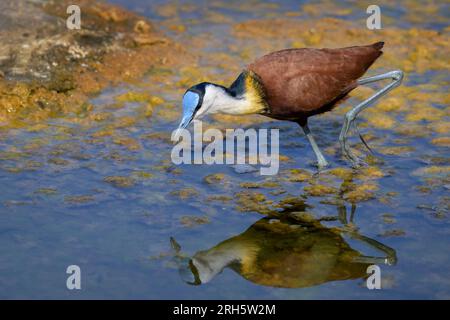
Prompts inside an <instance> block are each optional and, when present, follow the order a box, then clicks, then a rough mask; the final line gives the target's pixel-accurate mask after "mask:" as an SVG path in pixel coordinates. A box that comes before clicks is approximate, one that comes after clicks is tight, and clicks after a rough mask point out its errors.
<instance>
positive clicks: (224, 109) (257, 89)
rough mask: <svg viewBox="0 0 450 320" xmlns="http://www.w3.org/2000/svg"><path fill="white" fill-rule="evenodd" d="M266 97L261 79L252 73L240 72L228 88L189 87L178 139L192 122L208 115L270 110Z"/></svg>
mask: <svg viewBox="0 0 450 320" xmlns="http://www.w3.org/2000/svg"><path fill="white" fill-rule="evenodd" d="M265 98H266V95H265V92H264V88H263V86H262V84H261V82H260V78H259V77H258V76H257V75H256V74H255V73H253V72H250V71H246V72H243V73H241V74H240V75H239V77H238V78H237V79H236V80H235V81H234V82H233V84H232V85H231V86H230V87H229V88H226V87H224V86H221V85H218V84H214V83H210V82H202V83H199V84H197V85H195V86H193V87H190V88H189V89H188V90H187V91H186V93H185V94H184V96H183V117H182V119H181V122H180V125H179V127H178V130H177V132H176V134H175V137H178V136H179V134H180V131H181V130H182V129H185V128H187V126H188V125H189V124H190V123H191V122H192V120H195V119H199V118H201V117H202V116H204V115H205V114H208V113H224V114H231V115H245V114H255V113H263V112H265V111H266V110H267V103H266V101H265Z"/></svg>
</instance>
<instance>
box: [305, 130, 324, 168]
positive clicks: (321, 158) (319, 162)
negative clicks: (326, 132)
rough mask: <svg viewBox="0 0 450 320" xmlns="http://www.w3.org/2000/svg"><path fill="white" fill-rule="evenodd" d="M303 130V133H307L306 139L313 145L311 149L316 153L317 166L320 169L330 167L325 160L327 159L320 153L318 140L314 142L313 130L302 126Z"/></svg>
mask: <svg viewBox="0 0 450 320" xmlns="http://www.w3.org/2000/svg"><path fill="white" fill-rule="evenodd" d="M300 126H301V127H302V129H303V132H305V135H306V137H307V138H308V140H309V143H310V144H311V147H312V148H313V151H314V153H315V154H316V157H317V165H318V166H319V169H321V168H324V167H326V166H328V162H327V160H325V157H324V156H323V154H322V152H320V149H319V146H318V145H317V143H316V140H314V137H313V135H312V134H311V130H309V127H308V125H307V124H302V125H300Z"/></svg>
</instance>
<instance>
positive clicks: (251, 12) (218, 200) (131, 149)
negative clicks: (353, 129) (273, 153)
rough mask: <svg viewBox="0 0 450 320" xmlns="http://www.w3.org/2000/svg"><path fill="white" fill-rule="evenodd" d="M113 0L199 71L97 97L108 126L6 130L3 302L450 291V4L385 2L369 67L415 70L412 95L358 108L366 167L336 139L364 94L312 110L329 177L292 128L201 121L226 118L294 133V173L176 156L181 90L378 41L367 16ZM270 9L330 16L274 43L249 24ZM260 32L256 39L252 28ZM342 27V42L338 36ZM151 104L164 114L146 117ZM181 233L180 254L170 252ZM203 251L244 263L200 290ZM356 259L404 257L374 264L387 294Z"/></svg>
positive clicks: (285, 4)
mask: <svg viewBox="0 0 450 320" xmlns="http://www.w3.org/2000/svg"><path fill="white" fill-rule="evenodd" d="M110 2H113V3H118V4H120V5H123V6H125V7H127V8H128V9H130V10H133V11H136V12H138V13H140V14H142V15H144V16H147V17H149V18H150V19H152V20H153V21H154V22H155V23H157V24H158V25H159V26H160V27H161V28H163V29H164V30H165V31H166V32H167V33H168V34H169V35H170V36H172V37H173V38H174V39H175V40H176V41H178V42H180V43H181V44H182V45H184V46H185V47H186V48H187V49H188V50H190V51H192V52H193V53H194V54H196V55H197V56H198V58H199V60H198V64H197V65H193V66H191V67H185V68H182V69H181V70H166V69H164V68H163V67H162V68H161V69H158V70H149V72H148V74H147V76H146V77H144V79H142V81H139V82H137V83H133V84H123V85H120V86H118V87H114V88H109V89H107V90H104V91H103V92H102V93H100V95H98V96H97V97H94V98H92V101H91V102H92V104H93V105H94V106H95V109H94V113H96V114H99V115H104V116H105V117H104V119H103V118H102V120H101V121H93V120H91V119H90V118H89V119H86V117H85V116H84V115H73V116H71V117H67V118H60V119H51V120H49V121H48V123H45V124H44V125H43V126H40V127H32V128H30V129H14V130H11V131H10V132H8V133H7V134H6V133H2V135H1V136H0V178H1V190H0V191H1V192H0V212H1V214H0V243H1V249H0V250H1V254H0V288H1V290H0V298H67V299H76V298H141V299H156V298H163V299H196V298H203V299H213V298H214V299H222V298H224V299H250V298H251V299H266V298H273V299H308V298H319V299H320V298H325V299H334V298H339V299H340V298H354V299H359V298H368V299H396V298H411V299H414V298H449V297H450V269H449V265H450V257H449V255H448V252H449V247H450V237H449V236H450V217H449V196H448V189H449V184H450V181H449V176H448V174H449V149H448V147H449V146H448V144H449V143H448V138H446V137H448V134H449V129H448V128H449V125H448V121H449V108H448V101H449V99H448V84H449V83H448V80H449V77H448V62H447V64H445V63H446V62H445V61H438V60H439V59H440V58H441V56H440V55H439V54H440V53H439V50H441V47H439V45H441V44H442V43H444V45H445V41H447V42H446V43H448V24H447V21H446V20H445V19H446V18H445V17H448V14H447V15H446V12H448V5H446V4H437V9H436V8H433V7H432V6H431V5H427V7H426V10H429V11H428V12H430V14H429V15H423V16H420V17H419V18H418V17H417V16H418V15H417V14H414V12H417V10H418V9H417V7H418V4H417V3H415V2H408V1H405V2H401V4H400V5H398V7H392V6H388V4H386V10H383V6H382V10H383V15H385V16H383V19H384V17H385V20H383V21H386V22H385V23H386V24H385V25H384V28H385V29H386V30H387V31H386V33H383V34H380V35H374V37H375V38H377V37H387V39H386V40H385V41H386V43H387V47H386V49H385V52H386V54H385V56H383V57H382V58H380V63H378V62H377V64H375V65H374V66H373V68H371V70H370V71H369V73H370V74H377V73H381V72H383V71H386V70H391V69H397V68H400V69H405V68H406V69H408V68H410V69H411V70H405V71H407V72H406V78H405V81H404V83H403V86H402V88H405V87H406V88H408V89H402V88H398V89H396V90H395V91H394V92H392V93H390V94H389V96H388V97H385V98H383V99H382V100H381V101H380V102H379V103H378V104H377V106H376V107H371V108H369V110H367V112H365V113H364V115H362V116H361V119H360V121H359V123H360V127H361V131H362V133H363V135H364V136H365V137H366V138H367V140H368V143H369V145H371V146H372V149H373V150H374V151H375V159H376V160H373V159H372V160H370V158H369V159H367V160H368V161H369V162H370V163H372V165H371V166H369V167H366V168H362V169H359V170H355V171H353V170H352V169H351V168H350V166H349V164H348V163H347V162H346V161H345V160H343V159H342V157H341V154H340V151H339V146H338V142H337V137H338V135H339V132H340V127H341V125H342V120H343V114H344V111H345V110H348V107H349V106H351V105H355V103H357V102H358V101H360V100H361V99H362V96H364V95H366V93H367V92H365V91H361V93H359V94H355V95H354V96H353V97H352V98H350V99H349V100H347V101H346V102H345V103H344V105H343V106H342V107H339V108H338V109H337V110H336V111H333V112H332V113H330V114H327V115H325V116H320V117H315V118H312V119H311V129H312V130H313V132H314V134H315V135H316V139H317V140H318V142H319V145H320V146H321V147H322V148H323V149H324V150H325V156H326V157H327V159H328V161H329V162H330V165H331V170H329V171H326V172H324V173H321V174H319V175H314V174H315V172H316V169H315V167H314V164H313V160H314V154H313V152H312V150H311V149H310V147H309V145H308V143H307V141H306V139H305V138H304V137H303V135H302V134H301V133H300V130H299V128H298V127H297V126H296V125H295V124H292V123H288V122H277V121H274V120H271V119H266V118H260V117H250V118H246V119H242V120H236V119H235V118H232V119H229V118H227V117H215V118H208V119H206V120H205V123H204V124H205V126H206V125H207V124H209V125H211V126H217V127H220V128H227V127H230V128H233V127H255V128H280V137H281V141H280V154H281V155H282V156H284V157H283V161H281V163H280V173H279V174H278V175H276V176H274V177H264V176H259V175H258V174H255V173H245V174H239V173H236V172H235V170H233V168H232V167H230V166H225V165H216V166H207V165H183V166H179V167H178V166H175V165H173V164H172V163H171V162H170V152H171V148H172V144H171V142H170V133H171V131H172V130H173V129H174V128H176V126H177V125H178V120H179V117H180V107H179V102H180V98H181V95H182V94H183V92H184V90H185V89H186V87H188V86H190V85H193V84H195V83H197V82H201V81H204V80H209V81H212V82H218V83H223V84H226V83H229V82H230V81H232V80H233V78H234V77H235V76H236V75H237V74H238V73H239V70H241V68H242V67H243V66H244V65H245V63H246V62H248V61H251V59H253V58H254V57H256V56H259V55H261V54H263V53H265V52H269V51H272V50H276V49H280V48H284V47H287V46H296V45H298V46H301V44H303V43H305V44H306V45H311V46H319V47H320V46H331V45H333V44H334V45H335V46H339V44H342V45H347V44H348V42H349V41H352V37H354V39H355V40H354V42H355V44H356V43H360V41H362V40H361V39H362V37H363V36H364V35H363V34H357V33H356V34H354V35H353V34H352V33H351V32H347V33H346V31H345V27H346V26H347V24H346V23H350V24H353V25H355V28H356V29H357V28H358V27H359V28H361V30H363V31H364V32H366V30H365V16H366V15H365V8H362V7H352V4H351V2H348V3H347V2H345V3H343V4H342V5H341V6H340V7H338V8H336V7H335V6H334V5H333V4H332V3H331V2H323V3H318V4H316V7H317V8H318V9H317V10H313V9H314V6H312V7H310V8H309V9H308V10H307V8H306V9H305V8H303V9H302V10H300V9H301V4H303V2H302V3H300V2H299V1H287V0H286V1H280V2H279V3H278V4H265V5H262V4H260V3H259V2H255V1H251V2H242V1H231V2H230V1H226V2H225V1H214V2H212V3H211V2H210V1H203V2H198V1H190V0H189V1H179V2H169V3H168V5H167V2H165V1H151V2H145V3H143V2H141V1H138V0H133V1H122V0H117V1H110ZM206 3H210V5H209V6H207V5H206ZM299 13H300V14H299ZM323 17H332V18H336V19H337V22H336V21H335V22H334V23H337V24H338V25H339V26H342V28H344V29H342V31H339V30H338V31H327V30H325V29H324V28H325V27H324V22H323V20H320V19H322V18H323ZM268 18H269V19H273V18H274V19H292V20H293V21H294V22H295V21H302V20H308V21H317V24H314V25H315V28H316V29H317V30H316V29H315V30H314V31H311V30H309V31H308V30H304V31H306V32H309V33H308V34H306V35H305V34H299V36H298V38H299V39H298V41H299V42H300V43H295V41H297V40H293V39H292V37H291V36H292V35H291V34H290V33H289V32H290V31H289V30H287V27H286V29H283V30H280V35H279V36H278V35H271V36H268V35H267V33H266V31H265V29H263V30H262V33H261V34H258V33H255V29H254V28H252V26H251V25H246V26H244V27H243V26H242V25H238V24H239V23H246V22H247V21H248V20H249V19H256V23H257V25H256V29H258V28H259V27H258V26H259V25H258V23H260V22H258V21H263V19H268ZM296 19H297V20H296ZM341 24H342V25H341ZM262 26H263V27H267V26H266V25H262ZM242 28H246V29H244V31H242V30H243V29H242ZM390 28H391V29H392V30H394V31H392V33H389V30H390ZM394 28H396V29H394ZM411 29H414V30H416V31H409V30H411ZM424 29H428V30H432V31H433V30H434V31H439V32H441V33H442V34H443V35H442V38H441V39H440V40H439V39H438V40H432V39H430V40H429V41H436V42H433V43H432V45H435V46H436V47H435V48H433V47H429V50H430V52H423V51H420V50H419V49H418V50H416V51H417V54H416V55H415V56H414V55H411V54H410V52H413V53H414V52H416V51H415V49H413V48H411V47H409V49H408V47H407V45H408V44H405V43H406V42H407V41H409V40H405V39H404V37H406V35H405V34H406V32H410V33H411V34H414V32H419V35H420V32H423V31H420V30H424ZM245 30H247V31H245ZM248 30H250V32H254V34H253V36H252V35H250V37H249V38H248V37H246V36H245V35H244V36H242V32H244V33H246V32H249V31H248ZM417 30H419V31H417ZM292 32H297V31H295V30H294V31H292ZM332 32H341V33H342V38H334V39H331V36H330V35H332V34H333V33H332ZM401 32H405V34H403V33H401ZM341 33H338V34H341ZM317 34H319V39H317ZM349 34H350V35H349ZM333 35H334V34H333ZM383 40H384V38H383ZM389 40H391V43H392V47H391V46H390V45H389V44H390V42H389ZM439 41H440V42H439ZM367 42H372V41H371V39H370V40H367ZM373 42H375V41H373ZM415 45H416V44H414V46H413V47H414V48H415ZM417 45H418V44H417ZM405 46H406V47H405ZM405 48H406V50H402V49H405ZM434 49H436V50H434ZM402 54H403V55H402ZM404 55H407V58H405V56H404ZM442 55H443V56H445V52H444V53H442ZM383 59H384V60H383ZM127 92H131V93H132V94H128V95H127ZM140 92H144V93H149V94H150V95H151V96H146V95H144V96H142V95H139V94H137V93H140ZM152 97H153V98H152ZM154 97H158V99H156V100H155V98H154ZM389 98H391V100H387V99H389ZM152 99H153V100H152ZM161 99H162V100H161ZM395 99H397V100H395ZM158 100H160V101H158ZM387 101H388V102H387ZM149 105H150V106H151V108H150V109H152V110H153V113H152V115H151V116H149V114H147V116H146V112H147V111H148V110H149V107H148V106H149ZM425 108H427V109H425ZM421 110H425V112H423V111H421ZM380 114H381V115H387V116H388V117H389V119H386V118H383V117H381V118H380ZM237 121H241V122H237ZM446 139H447V140H446ZM351 144H352V147H353V148H354V149H356V150H357V151H359V152H358V153H359V154H360V156H361V157H364V155H366V154H367V151H366V150H364V148H363V147H362V146H361V143H360V142H359V140H358V139H357V138H353V139H351ZM333 169H334V170H333ZM352 212H353V219H352V222H350V221H349V219H350V216H351V214H352ZM266 216H269V217H270V219H271V220H268V218H265V217H266ZM344 216H345V217H344ZM261 219H263V220H261ZM346 220H347V221H346ZM249 228H250V229H249ZM247 229H249V230H247ZM246 230H247V231H246ZM351 235H353V237H352V236H351ZM171 237H173V238H174V239H175V240H176V242H177V243H178V244H179V245H180V246H181V250H180V252H178V253H174V250H172V248H171V245H170V238H171ZM228 239H230V240H229V241H227V242H225V243H224V241H226V240H228ZM367 239H373V240H375V241H376V242H373V241H371V240H367ZM374 243H375V244H374ZM215 246H217V247H215ZM213 247H215V248H214V249H211V248H213ZM377 248H378V249H380V248H381V249H382V250H381V251H380V250H376V249H377ZM210 249H211V250H210ZM205 250H208V251H207V252H206V253H205V252H204V253H203V255H206V256H208V257H209V258H210V259H212V261H214V262H216V263H218V262H220V261H222V260H223V259H224V257H225V256H230V255H232V256H236V257H238V258H239V261H240V262H239V263H237V264H233V265H230V268H228V267H227V268H225V269H224V270H223V272H221V273H219V274H217V275H215V276H214V277H212V279H211V281H210V282H208V283H206V284H202V285H200V286H192V285H189V284H186V283H185V282H184V281H183V279H182V277H180V274H179V271H178V269H179V267H180V265H183V264H185V263H186V260H187V258H188V257H192V256H194V255H195V254H196V253H198V252H199V251H205ZM360 256H372V257H385V256H389V257H390V262H394V261H395V262H396V263H395V264H394V263H391V264H390V265H387V264H383V263H382V262H380V261H378V260H373V261H376V263H377V264H378V265H379V266H380V268H381V272H382V287H383V288H382V289H381V290H368V289H367V288H366V286H365V279H364V278H365V276H366V274H365V272H364V271H365V270H364V268H365V267H366V265H365V264H363V263H358V262H355V260H354V258H355V257H360ZM209 258H208V259H209ZM352 259H353V260H352ZM72 264H76V265H79V266H80V268H81V270H82V290H79V291H77V290H74V291H69V290H67V288H66V279H67V276H68V275H67V274H66V273H65V270H66V268H67V266H69V265H72ZM231 267H232V268H231ZM361 270H362V271H361Z"/></svg>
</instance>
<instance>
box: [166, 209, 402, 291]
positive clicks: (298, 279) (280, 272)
mask: <svg viewBox="0 0 450 320" xmlns="http://www.w3.org/2000/svg"><path fill="white" fill-rule="evenodd" d="M340 233H341V231H340V230H339V229H337V228H329V227H325V226H323V225H322V224H321V223H320V221H319V220H307V221H302V220H299V219H298V218H292V217H288V216H284V215H283V218H280V219H271V218H268V217H267V218H263V219H261V220H259V221H257V222H256V223H255V224H253V225H252V226H251V227H250V228H248V229H247V230H246V231H245V232H243V233H242V234H240V235H237V236H235V237H232V238H230V239H228V240H225V241H223V242H221V243H219V244H218V245H216V246H214V247H213V248H211V249H208V250H204V251H199V252H197V253H196V254H195V255H194V256H193V257H192V258H191V259H181V258H179V262H180V273H181V275H182V277H183V278H184V280H185V281H186V282H187V283H189V284H196V285H198V284H202V283H207V282H209V281H210V280H212V278H214V277H215V276H216V275H217V274H218V273H220V272H221V271H222V270H223V269H224V268H226V267H229V268H231V269H233V270H234V271H236V272H237V273H239V274H240V275H241V276H242V277H244V278H245V279H247V280H249V281H251V282H254V283H257V284H261V285H266V286H273V287H283V288H298V287H309V286H314V285H319V284H322V283H325V282H329V281H336V280H348V279H357V278H364V277H366V276H367V273H366V271H367V267H368V266H369V265H371V264H375V263H389V264H392V263H395V262H396V257H395V251H394V250H393V249H391V248H389V247H386V246H385V245H383V244H381V243H379V242H377V241H376V240H373V239H369V238H366V237H364V236H361V235H358V234H357V233H355V232H352V236H353V237H354V238H356V239H359V240H361V241H363V242H365V243H366V244H369V245H370V246H372V247H374V248H376V249H378V250H381V251H383V252H384V253H386V255H387V258H386V257H382V258H377V257H367V256H363V255H362V254H361V253H360V252H359V251H357V250H355V249H353V248H351V247H350V245H349V244H348V243H347V242H346V241H345V240H344V238H343V237H342V236H341V234H340ZM171 241H172V245H173V246H175V249H176V251H179V250H180V247H179V245H178V244H177V243H176V242H175V240H173V239H171ZM181 261H183V262H182V263H181Z"/></svg>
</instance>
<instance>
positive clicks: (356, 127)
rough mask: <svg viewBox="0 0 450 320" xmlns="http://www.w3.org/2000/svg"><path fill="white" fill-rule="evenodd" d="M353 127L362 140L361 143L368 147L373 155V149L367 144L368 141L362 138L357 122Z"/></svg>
mask: <svg viewBox="0 0 450 320" xmlns="http://www.w3.org/2000/svg"><path fill="white" fill-rule="evenodd" d="M353 126H354V127H355V131H356V133H357V134H358V136H359V139H361V142H362V143H363V144H364V145H365V146H366V148H367V150H369V152H370V153H371V154H373V151H372V149H371V148H370V147H369V145H368V144H367V142H366V140H365V139H364V137H363V136H362V134H361V132H360V131H359V128H358V125H357V124H356V121H355V122H354V124H353Z"/></svg>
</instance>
